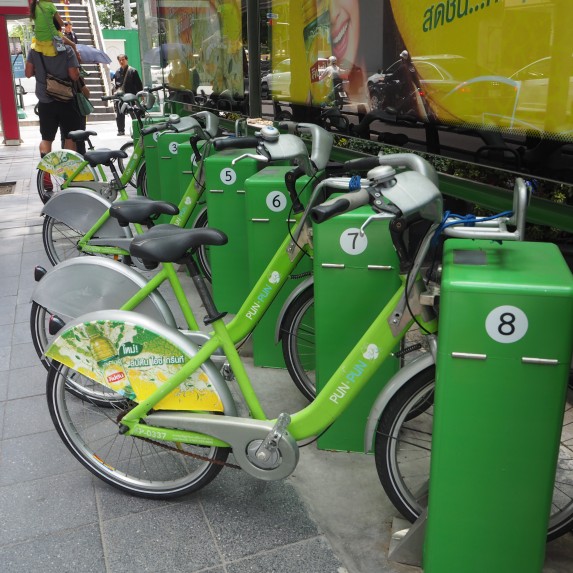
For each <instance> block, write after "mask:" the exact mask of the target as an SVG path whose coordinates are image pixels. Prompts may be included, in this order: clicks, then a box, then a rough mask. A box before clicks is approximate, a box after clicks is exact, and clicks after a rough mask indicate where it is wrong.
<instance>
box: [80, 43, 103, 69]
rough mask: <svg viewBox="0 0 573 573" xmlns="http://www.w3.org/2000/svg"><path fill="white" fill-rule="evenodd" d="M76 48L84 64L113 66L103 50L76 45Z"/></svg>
mask: <svg viewBox="0 0 573 573" xmlns="http://www.w3.org/2000/svg"><path fill="white" fill-rule="evenodd" d="M76 48H77V49H78V52H79V54H80V58H81V59H82V62H81V63H82V64H111V58H110V57H109V56H108V55H107V54H106V53H105V52H103V51H102V50H98V49H97V48H96V47H94V46H86V45H84V44H76Z"/></svg>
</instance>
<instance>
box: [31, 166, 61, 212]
mask: <svg viewBox="0 0 573 573" xmlns="http://www.w3.org/2000/svg"><path fill="white" fill-rule="evenodd" d="M63 184H64V179H63V178H62V177H58V176H56V175H52V174H51V173H48V172H47V171H43V170H42V169H38V173H37V175H36V188H37V189H38V195H39V196H40V199H41V200H42V203H44V204H45V203H47V202H48V201H49V200H50V199H51V198H52V197H53V196H54V195H55V194H56V193H59V192H60V191H61V190H62V185H63Z"/></svg>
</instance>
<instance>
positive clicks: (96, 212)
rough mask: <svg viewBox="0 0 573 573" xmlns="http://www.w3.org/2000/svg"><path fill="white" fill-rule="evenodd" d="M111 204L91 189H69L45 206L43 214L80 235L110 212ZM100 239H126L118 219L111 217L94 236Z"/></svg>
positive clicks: (57, 194) (58, 194) (55, 196)
mask: <svg viewBox="0 0 573 573" xmlns="http://www.w3.org/2000/svg"><path fill="white" fill-rule="evenodd" d="M110 207H111V203H110V202H109V201H107V200H106V199H104V198H103V197H101V195H97V194H95V193H94V192H93V191H90V190H89V189H77V188H73V189H67V190H66V191H64V192H63V193H56V195H54V196H53V197H52V198H51V199H50V200H49V201H48V202H47V203H46V204H45V205H44V209H43V210H42V214H44V215H49V216H50V217H52V218H53V219H55V220H56V221H60V222H62V223H65V224H66V225H68V226H69V227H71V228H72V229H75V230H76V231H79V232H80V233H87V232H88V231H89V230H90V229H91V228H92V227H93V226H94V224H95V223H96V222H97V221H98V220H99V218H100V217H101V216H102V215H103V214H104V213H105V212H106V211H108V210H109V208H110ZM94 236H95V237H98V238H116V237H125V232H124V231H123V229H122V228H121V227H120V225H119V223H118V222H117V219H113V218H112V217H110V218H109V219H108V220H107V221H106V222H105V223H104V224H103V225H102V226H101V227H100V228H99V229H98V230H97V233H96V234H95V235H94Z"/></svg>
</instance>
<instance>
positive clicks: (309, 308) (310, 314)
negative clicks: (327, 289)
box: [281, 286, 316, 401]
mask: <svg viewBox="0 0 573 573" xmlns="http://www.w3.org/2000/svg"><path fill="white" fill-rule="evenodd" d="M314 336H315V332H314V288H313V287H312V286H309V287H308V288H306V289H305V290H304V291H303V292H302V293H301V294H300V295H299V296H298V297H297V298H296V299H295V300H294V301H293V302H292V304H291V305H290V306H289V308H288V310H287V312H286V314H285V317H284V320H283V325H282V332H281V337H282V346H283V356H284V359H285V364H286V367H287V370H288V372H289V374H290V376H291V378H292V380H293V382H294V383H295V385H296V387H297V388H298V389H299V390H300V392H301V393H302V394H303V395H304V396H305V397H306V398H307V399H308V400H310V401H312V400H314V399H315V397H316V370H315V369H316V366H315V356H316V345H315V338H314Z"/></svg>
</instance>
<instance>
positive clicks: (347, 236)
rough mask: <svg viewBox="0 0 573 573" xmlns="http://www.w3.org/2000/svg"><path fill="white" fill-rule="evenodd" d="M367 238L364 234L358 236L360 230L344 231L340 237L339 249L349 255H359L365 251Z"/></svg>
mask: <svg viewBox="0 0 573 573" xmlns="http://www.w3.org/2000/svg"><path fill="white" fill-rule="evenodd" d="M367 246H368V238H367V237H366V235H365V234H360V229H355V228H351V229H346V230H345V231H343V232H342V235H340V247H341V249H342V250H343V251H344V252H345V253H348V254H349V255H359V254H360V253H363V252H364V251H365V250H366V247H367Z"/></svg>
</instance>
